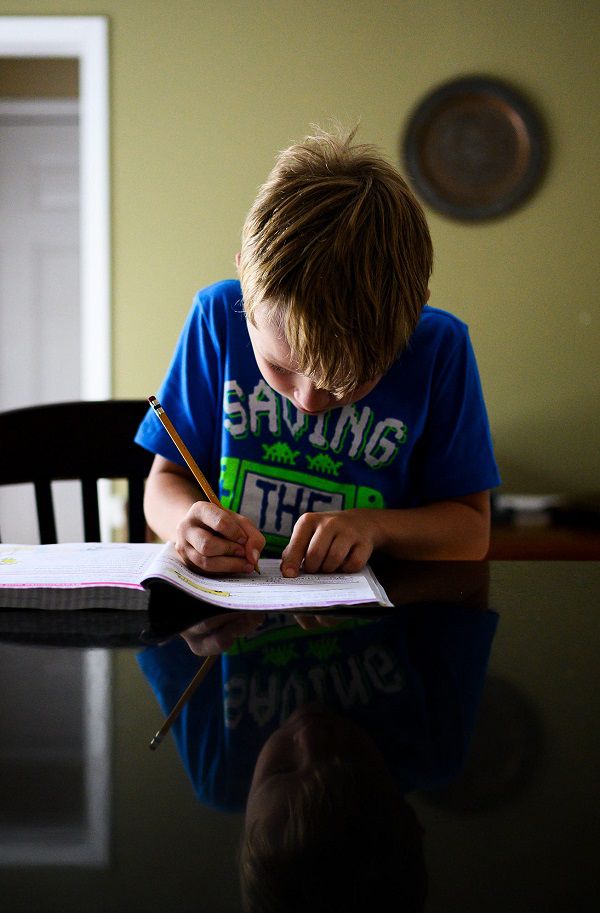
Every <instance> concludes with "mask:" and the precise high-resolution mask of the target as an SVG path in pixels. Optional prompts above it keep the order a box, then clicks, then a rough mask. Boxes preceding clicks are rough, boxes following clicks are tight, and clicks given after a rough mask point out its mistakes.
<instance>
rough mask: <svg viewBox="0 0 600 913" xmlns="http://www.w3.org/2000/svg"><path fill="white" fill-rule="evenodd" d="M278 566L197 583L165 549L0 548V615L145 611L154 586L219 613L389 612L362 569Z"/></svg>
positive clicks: (92, 545) (271, 562)
mask: <svg viewBox="0 0 600 913" xmlns="http://www.w3.org/2000/svg"><path fill="white" fill-rule="evenodd" d="M279 564H280V562H279V560H278V559H274V558H265V559H261V561H260V571H261V573H260V574H256V573H255V574H252V575H251V576H249V577H246V576H241V575H240V576H237V575H236V576H231V577H204V576H203V575H202V574H199V573H196V572H194V571H191V570H189V568H187V567H186V566H185V565H184V564H183V563H182V562H181V561H180V559H179V558H178V556H177V553H176V552H175V549H174V548H173V546H172V545H171V544H170V543H167V544H166V545H160V544H159V545H155V544H153V543H141V544H138V543H132V542H122V543H99V542H85V543H84V542H72V543H65V544H61V545H2V544H0V608H5V609H9V608H15V609H60V610H64V609H90V608H94V609H102V608H106V609H120V608H127V609H136V608H139V609H145V608H147V606H148V601H149V591H150V590H151V588H152V583H153V582H154V581H163V582H164V583H167V584H170V585H172V586H174V587H177V589H179V590H183V591H184V592H185V593H188V594H189V595H190V596H193V597H194V598H195V599H199V600H200V601H201V602H205V603H209V604H210V605H214V606H220V607H222V608H223V609H243V610H245V611H247V610H253V609H255V610H260V611H269V610H271V611H279V610H284V609H288V610H290V609H293V610H296V609H309V610H310V609H316V608H318V609H319V610H321V609H326V608H328V607H329V608H331V607H333V606H343V605H362V604H368V603H372V604H375V605H377V604H378V605H382V606H391V605H392V603H391V602H390V601H389V599H388V597H387V595H386V593H385V591H384V589H383V587H382V586H381V584H380V583H379V581H378V580H377V578H376V577H375V575H374V574H373V572H372V571H371V569H370V568H369V567H366V568H364V570H362V571H360V572H359V573H356V574H305V573H301V574H300V576H299V577H294V578H287V577H282V575H281V573H280V571H279Z"/></svg>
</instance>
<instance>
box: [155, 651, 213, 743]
mask: <svg viewBox="0 0 600 913" xmlns="http://www.w3.org/2000/svg"><path fill="white" fill-rule="evenodd" d="M216 658H217V657H216V656H207V657H206V659H205V660H204V662H203V663H202V665H201V666H200V668H199V669H198V671H197V672H196V674H195V675H194V677H193V679H192V680H191V682H190V683H189V685H188V686H187V688H186V689H185V691H184V692H183V694H182V695H181V697H180V698H179V700H178V701H177V703H176V704H175V706H174V707H173V709H172V710H171V712H170V714H169V715H168V717H167V718H166V720H165V721H164V723H163V724H162V726H161V727H160V729H159V730H158V732H157V733H156V735H155V736H154V738H153V739H152V741H151V742H150V750H151V751H155V749H156V748H158V746H159V745H160V743H161V742H162V740H163V738H164V737H165V735H166V734H167V732H168V731H169V729H170V728H171V726H172V725H173V723H174V722H175V720H176V719H177V717H178V716H179V714H180V713H181V711H182V709H183V707H184V705H185V703H186V702H187V701H188V700H189V699H190V698H191V696H192V694H193V693H194V691H195V690H196V688H197V687H198V685H199V684H200V682H201V681H202V680H203V678H204V677H205V676H206V673H207V672H208V671H209V670H210V668H211V666H213V665H214V662H215V660H216Z"/></svg>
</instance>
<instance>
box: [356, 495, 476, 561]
mask: <svg viewBox="0 0 600 913" xmlns="http://www.w3.org/2000/svg"><path fill="white" fill-rule="evenodd" d="M370 513H374V514H375V516H374V517H373V520H374V522H375V524H376V527H377V542H376V550H377V551H381V552H384V553H385V554H387V555H390V556H391V557H394V558H400V559H405V560H415V561H418V560H438V561H443V560H463V561H469V560H479V559H481V558H484V557H485V555H486V554H487V551H488V548H489V538H490V519H489V506H487V507H485V506H483V505H482V506H481V509H479V505H478V506H477V507H474V506H472V504H469V503H466V500H465V501H438V502H436V503H434V504H427V505H425V506H424V507H415V508H409V509H403V510H380V511H376V512H370Z"/></svg>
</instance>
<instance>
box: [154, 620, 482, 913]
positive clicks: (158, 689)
mask: <svg viewBox="0 0 600 913" xmlns="http://www.w3.org/2000/svg"><path fill="white" fill-rule="evenodd" d="M250 614H251V613H248V615H247V616H246V617H245V618H243V619H242V618H240V619H239V620H238V619H237V618H234V620H232V621H231V622H230V624H231V625H232V626H233V629H234V631H237V630H245V631H246V632H247V633H248V632H249V631H250V630H251V628H252V627H254V626H255V625H254V624H253V621H252V618H251V617H249V616H250ZM496 622H497V617H496V616H495V615H494V614H493V613H491V612H481V611H475V610H472V609H463V608H462V607H460V606H453V605H428V604H422V605H421V604H419V605H418V606H417V607H416V608H414V609H408V610H406V609H403V608H399V609H398V610H397V612H396V614H395V615H394V617H391V618H388V619H384V620H381V621H378V622H375V623H366V622H364V621H360V620H358V619H355V620H353V621H346V622H343V623H342V624H341V626H340V627H337V628H335V629H331V630H324V629H321V630H319V631H310V632H305V631H301V630H299V629H298V628H297V627H295V626H294V625H293V624H292V623H291V619H289V618H288V619H287V623H286V622H285V621H284V620H283V619H282V616H274V615H270V616H268V617H267V619H266V625H265V628H264V630H262V631H259V632H257V633H256V634H255V635H254V636H252V637H251V638H250V639H249V640H247V641H238V642H237V643H236V645H235V646H234V648H233V650H232V651H231V652H230V653H228V654H225V655H224V656H223V657H222V660H221V661H220V663H219V664H217V665H216V666H215V668H214V669H213V670H212V672H211V675H210V676H208V677H207V678H206V679H205V681H204V682H203V686H202V688H201V689H199V691H198V692H196V694H195V695H194V696H193V698H192V700H191V701H190V702H189V705H187V706H186V708H185V709H184V712H183V713H182V715H181V717H180V719H179V720H177V721H176V723H175V725H174V727H173V734H174V737H175V739H176V742H177V747H178V750H179V752H180V754H181V757H182V759H183V761H184V764H185V767H186V770H187V772H188V774H189V776H190V778H191V780H192V782H193V784H194V787H195V790H196V793H197V795H198V797H199V798H200V799H201V801H202V802H205V803H208V804H210V805H213V806H216V807H218V808H222V809H227V810H231V811H235V810H241V809H242V808H243V807H244V805H245V806H246V817H245V829H244V838H243V843H242V851H241V857H240V873H241V877H242V884H243V892H244V896H245V898H246V904H245V907H244V909H246V910H253V911H254V910H263V909H286V910H287V909H295V907H294V906H293V904H292V903H291V902H290V896H289V891H290V890H293V892H294V897H295V898H296V900H297V901H298V904H299V906H298V908H299V909H304V908H306V909H319V907H318V904H317V900H318V898H319V897H321V899H322V900H323V901H324V900H325V892H326V891H327V890H329V891H331V895H327V900H328V901H331V905H330V906H329V907H327V906H324V908H325V909H338V908H339V909H346V910H350V909H364V900H365V892H367V893H368V892H371V899H372V900H373V905H374V906H375V907H377V904H376V903H375V901H376V900H381V904H380V905H379V906H381V908H382V909H383V908H386V905H385V904H384V903H383V900H384V899H385V895H383V896H382V897H381V898H379V897H378V896H377V890H378V889H380V890H381V891H384V890H393V891H394V892H395V898H396V901H397V902H398V903H397V905H398V907H399V908H400V900H401V899H402V898H404V899H405V901H406V909H419V901H420V899H421V898H422V894H423V891H424V888H425V875H424V869H423V864H422V847H421V835H420V831H419V827H418V824H417V822H416V819H415V816H414V814H413V813H412V810H411V808H410V805H409V804H408V803H407V801H406V800H405V798H404V794H405V793H407V792H411V791H413V790H415V789H430V788H432V787H435V786H439V785H441V784H444V783H447V782H448V781H449V780H451V779H452V778H453V776H455V775H456V773H457V771H458V770H460V769H461V767H462V765H463V763H464V760H465V754H466V749H467V745H468V743H469V740H470V735H471V731H472V728H473V725H474V721H475V714H476V709H477V704H478V701H479V697H480V694H481V689H482V685H483V681H484V676H485V670H486V665H487V660H488V657H489V653H490V647H491V643H492V638H493V636H494V631H495V628H496ZM225 626H226V618H225V617H223V618H222V619H221V620H218V619H214V620H212V619H211V620H209V622H206V623H204V622H203V623H201V624H200V625H198V626H195V627H194V628H193V629H191V630H190V631H189V632H184V634H183V635H182V636H183V637H184V638H185V640H186V641H187V646H186V645H185V644H184V643H183V642H182V640H181V639H180V638H175V639H174V640H172V641H170V642H169V643H167V644H165V645H164V646H161V647H151V648H149V649H147V650H145V651H143V652H142V653H141V654H140V656H139V662H140V665H141V667H142V669H143V671H144V674H145V675H146V677H147V678H148V680H149V682H150V684H151V685H152V687H153V689H154V691H155V693H156V695H157V697H158V698H159V700H160V702H161V706H162V707H163V709H164V711H165V713H167V712H168V711H169V710H170V709H171V707H172V705H173V704H174V703H175V701H176V700H177V698H178V696H179V694H180V693H181V692H182V690H183V688H184V687H185V685H186V683H187V682H188V681H189V680H190V678H191V677H192V676H193V674H194V672H195V671H196V670H197V668H198V664H199V659H198V657H197V656H195V655H194V654H193V653H191V652H190V650H189V649H188V647H190V648H191V649H192V650H197V651H198V652H199V653H202V654H204V653H206V652H207V650H208V649H210V648H209V645H208V640H210V639H211V638H214V637H216V636H217V635H219V633H221V632H223V631H224V627H225ZM228 626H229V625H227V627H228ZM222 636H223V637H224V638H225V640H223V641H222V642H221V643H222V644H223V645H225V646H229V645H230V642H231V641H230V638H231V636H232V632H231V631H229V632H227V633H225V634H223V635H222ZM207 638H208V639H207ZM303 872H304V873H305V875H304V876H303V875H302V873H303ZM307 873H308V874H307ZM340 873H341V874H340ZM353 875H355V876H356V879H355V881H352V878H351V876H353ZM309 876H310V877H309ZM336 891H337V893H336ZM267 896H271V897H272V898H273V903H272V904H271V906H269V905H268V904H267V905H265V899H266V898H267ZM349 897H350V898H353V900H354V905H352V903H350V902H349ZM308 898H310V902H309V900H308ZM334 899H337V901H338V902H339V903H338V906H336V905H335V903H334V902H333V901H334ZM413 902H414V903H413ZM301 903H304V905H305V906H304V907H302V906H301ZM343 903H346V904H347V905H346V906H345V907H344V906H343ZM277 904H279V906H277ZM315 904H317V905H316V906H315Z"/></svg>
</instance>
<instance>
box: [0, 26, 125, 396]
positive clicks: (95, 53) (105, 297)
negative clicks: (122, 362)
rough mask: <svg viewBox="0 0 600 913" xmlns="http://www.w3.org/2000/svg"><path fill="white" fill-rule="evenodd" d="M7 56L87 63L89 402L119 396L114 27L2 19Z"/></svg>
mask: <svg viewBox="0 0 600 913" xmlns="http://www.w3.org/2000/svg"><path fill="white" fill-rule="evenodd" d="M0 57H75V58H77V59H78V61H79V176H80V177H79V180H80V264H81V280H80V294H81V371H82V376H81V396H82V399H109V398H110V395H111V386H112V385H111V307H110V210H109V110H108V98H109V93H108V23H107V19H106V17H104V16H0Z"/></svg>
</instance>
